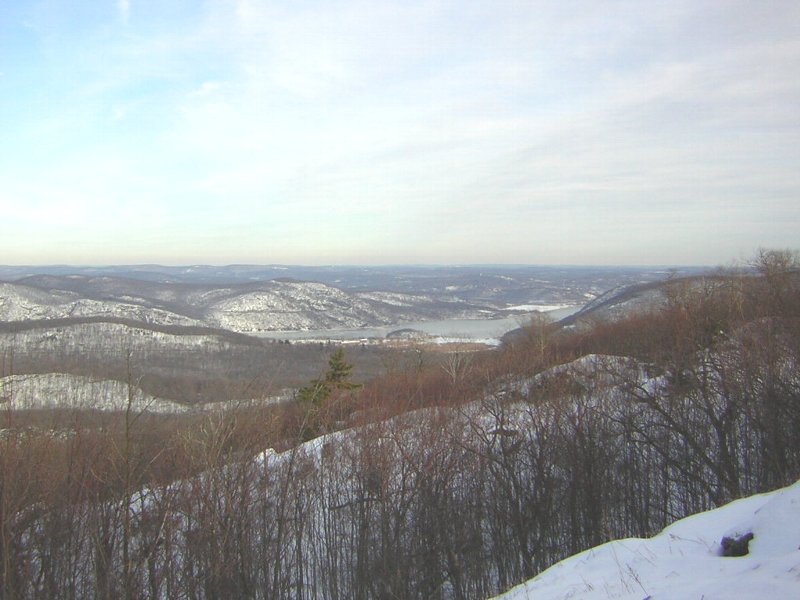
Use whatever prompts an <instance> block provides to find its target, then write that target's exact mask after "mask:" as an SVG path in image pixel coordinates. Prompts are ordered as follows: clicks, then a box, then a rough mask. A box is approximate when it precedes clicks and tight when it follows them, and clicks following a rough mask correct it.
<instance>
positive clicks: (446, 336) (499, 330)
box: [258, 306, 581, 343]
mask: <svg viewBox="0 0 800 600" xmlns="http://www.w3.org/2000/svg"><path fill="white" fill-rule="evenodd" d="M580 308H581V307H580V306H566V307H560V308H556V309H553V310H548V311H546V312H531V313H525V314H515V315H513V316H508V317H501V318H492V319H447V320H444V321H416V322H408V323H396V324H394V325H385V326H381V327H364V328H358V329H325V330H313V331H265V332H262V333H259V334H258V336H259V337H264V338H272V339H280V340H291V341H311V340H314V341H317V340H323V341H324V340H359V339H375V338H378V339H383V338H386V337H387V335H389V334H390V333H392V332H396V331H400V330H413V331H418V332H421V333H424V334H427V335H428V336H430V337H432V338H437V339H439V340H442V341H450V340H457V341H475V342H485V343H499V341H500V338H501V337H503V335H505V334H506V333H508V332H509V331H513V330H514V329H518V328H519V327H522V326H524V325H526V324H527V323H529V322H530V320H531V318H532V317H534V316H537V315H541V314H545V315H547V316H548V317H550V318H551V319H553V320H554V321H557V320H559V319H563V318H564V317H567V316H569V315H571V314H573V313H575V312H577V311H578V310H580Z"/></svg>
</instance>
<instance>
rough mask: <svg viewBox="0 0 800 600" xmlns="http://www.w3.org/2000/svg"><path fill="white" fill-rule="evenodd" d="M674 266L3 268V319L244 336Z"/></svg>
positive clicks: (496, 303) (588, 287)
mask: <svg viewBox="0 0 800 600" xmlns="http://www.w3.org/2000/svg"><path fill="white" fill-rule="evenodd" d="M694 271H696V270H691V269H683V270H681V271H680V273H682V274H685V273H689V272H694ZM676 272H677V271H676ZM668 275H669V271H668V270H665V269H649V268H648V269H644V268H630V267H627V268H611V267H607V268H600V267H535V266H505V267H503V266H489V267H487V266H464V267H444V266H443V267H283V266H249V265H232V266H227V267H212V266H194V267H163V266H158V265H140V266H111V267H65V266H50V267H0V279H5V281H6V282H5V283H0V321H6V322H17V321H30V320H41V319H65V318H86V317H101V318H102V317H106V318H115V319H129V320H135V321H141V322H143V323H148V324H156V325H182V326H204V327H212V328H219V329H227V330H230V331H235V332H240V333H253V332H261V331H296V330H324V329H335V328H351V329H352V328H359V327H374V326H380V325H391V324H396V323H397V324H401V323H404V322H409V321H425V320H445V319H464V318H466V319H470V318H491V317H492V316H498V315H499V314H500V311H508V310H509V309H510V308H511V309H513V308H514V307H518V306H524V307H525V309H524V310H531V308H532V307H533V308H535V307H536V306H549V305H554V304H560V305H564V304H568V305H574V306H578V305H583V304H584V303H586V302H587V301H590V300H592V299H594V298H596V297H597V296H599V295H601V294H602V293H604V292H605V291H606V290H608V289H610V288H616V287H619V286H624V285H630V284H641V283H647V282H652V281H657V280H662V279H664V278H666V277H667V276H668ZM520 312H523V310H520ZM503 314H508V313H507V312H504V313H503Z"/></svg>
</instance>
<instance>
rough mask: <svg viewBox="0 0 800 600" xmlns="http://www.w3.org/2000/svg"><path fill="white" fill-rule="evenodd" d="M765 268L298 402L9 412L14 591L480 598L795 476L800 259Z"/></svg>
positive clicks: (5, 565)
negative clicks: (214, 409) (172, 411)
mask: <svg viewBox="0 0 800 600" xmlns="http://www.w3.org/2000/svg"><path fill="white" fill-rule="evenodd" d="M755 267H756V268H755V269H754V270H753V271H752V272H750V271H748V272H746V273H744V274H742V273H727V274H726V273H720V274H719V275H716V276H714V277H707V278H689V279H685V280H675V281H673V282H671V283H669V284H667V287H666V294H665V296H666V302H665V303H664V304H663V305H661V306H657V307H653V308H651V309H650V310H643V311H639V312H635V313H632V314H629V315H627V316H625V317H623V318H619V319H614V320H604V321H597V322H591V321H589V320H579V321H576V322H575V323H574V324H573V325H572V326H571V327H570V328H566V329H558V328H554V327H553V326H551V325H549V324H547V323H545V322H535V323H532V324H531V325H530V326H529V327H528V328H527V329H526V330H525V334H524V335H522V336H518V337H517V338H515V340H514V341H513V342H509V343H507V344H506V345H505V346H503V347H502V348H500V349H498V350H496V351H491V352H485V353H472V352H470V353H467V352H454V353H450V354H442V355H441V356H438V357H436V358H435V359H434V358H430V357H428V358H425V357H423V356H422V355H417V354H415V353H410V354H407V355H403V356H402V359H397V360H396V361H395V362H394V363H387V364H385V365H384V367H385V368H384V371H385V373H384V375H382V376H380V377H377V378H375V379H372V380H371V381H369V382H367V383H366V384H365V385H363V386H361V387H356V386H353V385H349V383H350V382H349V380H348V377H347V375H348V372H347V368H346V367H343V366H341V365H340V366H339V370H338V371H336V369H335V368H334V367H336V365H334V364H333V363H332V364H331V365H330V369H329V371H328V372H327V373H317V377H318V379H317V383H318V384H320V385H322V384H325V386H324V393H322V394H318V395H305V396H304V395H302V394H300V395H298V399H297V401H295V402H290V403H284V404H278V405H270V406H262V407H257V408H254V407H252V406H248V407H243V408H238V409H237V408H236V407H235V406H232V407H231V408H230V409H229V410H227V411H225V412H220V413H212V414H188V415H152V414H148V413H140V412H136V411H133V410H128V411H126V412H123V413H114V414H106V413H99V412H98V413H92V412H87V411H39V412H14V411H10V410H9V411H6V412H5V413H4V414H3V415H2V419H3V430H2V433H1V434H0V435H1V436H2V437H0V596H1V597H3V598H9V599H11V598H15V599H16V598H20V599H22V598H65V599H75V598H125V599H138V598H186V599H201V598H203V599H206V598H208V599H228V598H264V599H284V598H285V599H294V600H307V599H308V600H310V599H322V598H325V599H341V600H344V599H351V598H352V599H367V598H376V599H386V600H389V599H414V598H419V599H423V598H424V599H441V600H445V599H456V600H466V599H476V598H487V597H490V596H492V595H493V594H496V593H498V592H500V591H502V590H504V589H507V588H508V587H510V586H512V585H514V584H516V583H519V582H521V581H523V580H525V579H527V578H529V577H531V576H533V575H535V574H536V573H537V572H539V571H540V570H542V569H543V568H545V567H547V566H549V565H551V564H552V563H554V562H555V561H557V560H559V559H561V558H563V557H566V556H568V555H571V554H574V553H575V552H578V551H581V550H583V549H585V548H588V547H590V546H592V545H596V544H598V543H601V542H604V541H606V540H609V539H612V538H619V537H626V536H631V535H637V536H642V535H649V534H653V533H655V532H657V531H659V530H660V529H661V528H663V527H664V526H665V525H667V524H668V523H670V522H672V521H673V520H675V519H677V518H680V517H682V516H685V515H687V514H690V513H693V512H697V511H700V510H704V509H707V508H711V507H714V506H717V505H719V504H721V503H724V502H726V501H729V500H731V499H734V498H737V497H741V496H743V495H748V494H753V493H756V492H761V491H767V490H771V489H774V488H776V487H779V486H782V485H785V484H788V483H790V482H792V481H795V480H796V479H797V478H798V477H799V476H800V375H799V374H798V363H799V361H800V277H798V270H797V268H798V263H797V258H796V255H795V254H793V253H791V252H783V251H764V252H762V253H760V254H759V256H758V258H757V260H756V264H755ZM355 351H356V352H357V350H355ZM10 360H11V359H10V357H8V356H6V357H4V369H8V368H10V366H9V362H10ZM324 368H325V367H324V365H323V366H322V369H324ZM128 371H129V372H128V373H127V374H126V376H128V377H130V378H132V379H133V378H135V377H136V376H137V373H136V371H135V368H133V367H131V368H129V369H128Z"/></svg>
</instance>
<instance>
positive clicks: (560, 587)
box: [496, 482, 800, 600]
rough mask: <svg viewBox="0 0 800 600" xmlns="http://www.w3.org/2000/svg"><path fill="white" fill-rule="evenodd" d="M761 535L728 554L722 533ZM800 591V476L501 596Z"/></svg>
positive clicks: (586, 556) (709, 599)
mask: <svg viewBox="0 0 800 600" xmlns="http://www.w3.org/2000/svg"><path fill="white" fill-rule="evenodd" d="M746 533H752V534H753V535H754V538H753V540H752V541H751V542H750V553H749V555H747V556H743V557H739V558H729V557H723V556H721V548H720V541H721V539H722V538H723V537H738V536H741V535H743V534H746ZM610 598H615V599H616V598H619V599H625V600H645V599H647V600H662V599H664V600H667V599H669V600H681V599H684V598H685V599H687V600H688V599H700V598H702V599H704V600H730V599H732V598H736V599H738V600H751V599H752V600H756V599H762V598H773V599H776V600H777V599H779V598H800V482H797V483H795V484H794V485H792V486H789V487H787V488H783V489H781V490H777V491H775V492H771V493H768V494H761V495H758V496H752V497H750V498H745V499H742V500H738V501H736V502H732V503H730V504H727V505H725V506H723V507H721V508H718V509H716V510H712V511H708V512H705V513H700V514H697V515H693V516H691V517H688V518H686V519H682V520H680V521H677V522H676V523H674V524H673V525H671V526H670V527H667V528H666V529H665V530H664V531H662V532H661V533H660V534H659V535H657V536H655V537H653V538H650V539H636V538H630V539H625V540H617V541H613V542H609V543H607V544H604V545H602V546H598V547H596V548H593V549H591V550H587V551H586V552H582V553H581V554H577V555H575V556H573V557H570V558H568V559H566V560H563V561H561V562H560V563H558V564H556V565H554V566H553V567H551V568H549V569H547V570H546V571H544V572H543V573H541V574H540V575H539V576H538V577H535V578H534V579H531V580H530V581H528V582H527V583H525V584H522V585H520V586H518V587H516V588H514V589H512V590H511V591H509V592H507V593H505V594H503V595H501V596H498V597H497V599H496V600H534V599H535V600H567V599H569V600H608V599H610Z"/></svg>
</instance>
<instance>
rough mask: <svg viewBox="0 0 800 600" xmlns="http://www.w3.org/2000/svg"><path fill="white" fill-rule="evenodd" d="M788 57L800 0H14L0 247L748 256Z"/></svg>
mask: <svg viewBox="0 0 800 600" xmlns="http://www.w3.org/2000/svg"><path fill="white" fill-rule="evenodd" d="M798 72H800V4H798V3H797V2H794V1H790V0H767V1H755V0H740V1H736V2H719V1H717V0H700V1H690V0H676V1H675V2H670V3H642V2H639V1H638V0H637V1H634V0H620V1H617V2H612V3H595V2H591V1H589V0H576V1H575V2H570V3H564V2H556V1H539V2H527V1H515V0H514V1H508V2H499V3H498V2H485V1H474V2H470V1H467V2H462V1H459V2H456V1H454V0H438V1H432V0H431V1H410V2H394V1H389V0H373V1H369V2H367V1H364V0H361V1H357V0H340V1H334V2H321V1H315V0H310V1H309V2H303V3H288V4H276V3H269V2H260V1H258V0H186V1H180V2H178V1H177V0H175V1H172V0H167V1H164V2H152V1H144V0H108V1H106V2H88V1H86V0H81V1H78V2H67V1H66V0H36V1H22V2H15V3H12V4H9V6H7V7H4V9H3V17H2V19H0V132H2V133H0V139H1V140H2V144H0V181H3V185H2V187H0V202H2V205H3V215H2V219H1V220H0V263H9V264H16V265H36V264H38V265H45V264H58V263H62V264H64V263H66V264H73V265H80V264H104V265H118V264H146V263H152V264H171V265H192V264H216V265H223V264H225V265H226V264H248V263H249V264H284V265H378V266H380V265H427V264H432V265H454V264H461V265H466V264H472V265H475V264H487V265H490V264H524V265H530V264H534V265H579V266H598V265H605V266H633V265H635V266H680V265H727V264H731V263H736V262H743V261H746V260H747V259H749V258H750V257H751V256H752V255H753V253H754V252H755V250H756V249H757V248H759V247H774V248H787V247H789V248H791V247H795V246H797V240H798V234H799V233H800V78H798V77H797V73H798ZM98 257H101V258H100V259H99V258H98Z"/></svg>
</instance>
